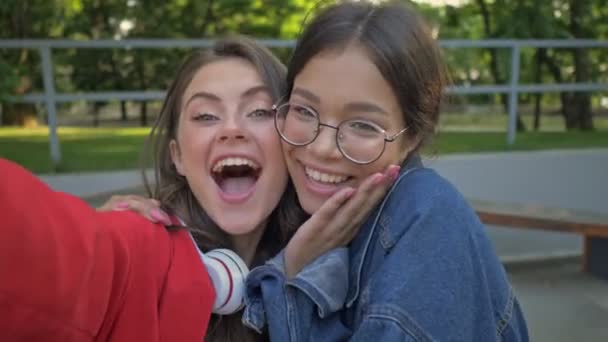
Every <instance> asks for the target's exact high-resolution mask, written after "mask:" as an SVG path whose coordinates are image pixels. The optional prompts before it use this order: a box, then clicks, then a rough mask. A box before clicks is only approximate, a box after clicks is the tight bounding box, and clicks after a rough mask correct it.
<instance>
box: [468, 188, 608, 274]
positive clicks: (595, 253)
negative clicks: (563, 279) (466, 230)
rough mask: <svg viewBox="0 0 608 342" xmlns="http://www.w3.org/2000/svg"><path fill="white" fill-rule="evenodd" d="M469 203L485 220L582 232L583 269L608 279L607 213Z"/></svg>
mask: <svg viewBox="0 0 608 342" xmlns="http://www.w3.org/2000/svg"><path fill="white" fill-rule="evenodd" d="M469 203H470V204H471V205H472V206H473V208H475V211H476V212H477V215H479V218H480V219H481V221H482V222H483V223H485V224H491V225H497V226H505V227H514V228H523V229H543V230H550V231H555V232H562V233H575V234H580V235H582V236H583V239H584V240H583V256H582V257H583V270H584V271H586V272H589V273H590V274H592V275H594V276H597V277H600V278H603V279H608V215H607V214H600V213H592V212H584V211H579V210H570V209H559V208H549V207H545V206H542V205H535V204H513V203H498V202H491V201H482V200H476V199H469ZM607 203H608V201H607Z"/></svg>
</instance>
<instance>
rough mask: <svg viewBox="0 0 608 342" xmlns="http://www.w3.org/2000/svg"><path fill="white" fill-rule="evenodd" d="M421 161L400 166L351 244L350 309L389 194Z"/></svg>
mask: <svg viewBox="0 0 608 342" xmlns="http://www.w3.org/2000/svg"><path fill="white" fill-rule="evenodd" d="M422 167H423V165H422V159H421V158H420V155H419V154H417V153H416V154H413V155H411V156H410V157H409V158H408V159H407V160H406V161H405V162H404V163H403V165H402V166H401V171H400V174H399V178H397V180H395V183H394V184H393V186H392V187H391V189H390V190H389V191H388V193H387V194H386V196H384V199H383V200H382V203H381V204H380V205H379V206H378V208H377V209H376V210H375V211H374V213H373V214H372V215H370V217H369V218H368V219H367V221H366V223H365V224H364V226H363V227H361V233H359V234H358V236H357V237H356V238H355V240H354V241H353V242H352V245H351V250H352V251H356V254H355V255H351V264H350V271H349V273H350V276H349V279H353V280H354V283H351V284H350V286H349V289H348V296H347V297H346V307H347V308H350V307H351V306H352V305H353V303H354V302H355V301H356V300H357V298H358V297H359V292H360V288H361V273H362V270H363V264H364V262H365V257H366V255H367V252H368V250H369V246H370V244H371V242H372V237H373V235H374V232H375V231H376V229H377V227H378V225H379V223H380V220H381V217H382V210H383V208H384V206H385V204H386V202H387V200H388V198H389V197H390V196H391V193H392V192H393V190H394V189H395V187H396V185H397V184H398V183H399V182H401V181H402V180H403V179H404V178H405V177H406V176H407V175H408V174H409V173H411V172H412V171H414V170H416V169H420V168H422Z"/></svg>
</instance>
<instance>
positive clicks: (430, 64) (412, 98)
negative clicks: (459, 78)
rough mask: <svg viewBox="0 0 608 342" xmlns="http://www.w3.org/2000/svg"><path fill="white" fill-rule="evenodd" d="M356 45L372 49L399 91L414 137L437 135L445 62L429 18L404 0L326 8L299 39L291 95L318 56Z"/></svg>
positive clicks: (290, 81) (375, 60)
mask: <svg viewBox="0 0 608 342" xmlns="http://www.w3.org/2000/svg"><path fill="white" fill-rule="evenodd" d="M353 44H358V45H360V46H362V47H363V48H364V49H366V51H367V53H368V54H369V56H370V58H371V60H372V62H373V63H374V64H375V65H376V67H377V68H378V70H379V71H380V73H381V74H382V76H383V77H384V79H385V80H386V81H387V82H388V83H389V85H390V87H391V88H392V89H393V91H394V93H395V96H397V99H398V101H399V104H400V106H401V109H402V114H403V117H404V120H405V124H406V125H407V127H408V131H407V133H408V134H409V136H410V137H412V138H419V139H420V141H421V142H423V141H426V140H428V139H429V138H431V137H432V136H433V134H434V131H435V126H436V124H437V121H438V119H439V108H440V104H441V100H442V97H443V89H444V87H445V85H446V76H445V75H446V72H445V66H444V64H443V62H442V57H441V53H440V50H439V47H438V45H437V43H436V41H435V39H434V38H433V37H432V35H431V33H430V30H429V29H428V27H427V25H426V24H425V22H424V21H423V19H422V18H421V17H420V16H419V15H418V14H417V13H416V11H415V10H414V9H412V8H411V7H409V6H407V5H405V4H402V3H396V2H390V3H381V4H372V3H366V2H350V1H346V2H340V3H338V4H335V5H331V6H329V7H327V8H324V9H323V10H322V11H321V12H320V13H319V15H318V16H316V17H315V18H314V19H313V20H312V21H311V22H310V23H309V24H308V26H307V27H306V28H305V30H304V32H303V33H302V35H301V37H300V39H299V40H298V43H297V45H296V48H295V50H294V52H293V55H292V57H291V60H290V62H289V66H288V72H287V93H288V94H291V91H292V89H293V84H294V80H295V78H296V76H297V75H298V73H300V72H301V71H302V69H303V68H304V67H305V66H306V64H307V63H308V62H309V61H310V60H311V59H312V58H313V57H315V56H317V55H318V54H319V53H321V52H325V51H331V50H334V51H336V50H337V51H339V52H340V51H343V50H345V49H347V48H348V47H349V46H351V45H353ZM420 145H422V144H420ZM420 145H418V147H420ZM418 147H417V148H418Z"/></svg>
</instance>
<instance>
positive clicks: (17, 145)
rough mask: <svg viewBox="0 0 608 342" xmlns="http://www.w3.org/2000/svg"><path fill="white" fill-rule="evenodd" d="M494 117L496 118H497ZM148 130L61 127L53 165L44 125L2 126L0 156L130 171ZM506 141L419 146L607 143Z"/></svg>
mask: <svg viewBox="0 0 608 342" xmlns="http://www.w3.org/2000/svg"><path fill="white" fill-rule="evenodd" d="M494 120H498V121H499V122H500V121H501V120H502V119H501V118H499V119H496V118H494ZM598 122H599V121H598ZM473 126H474V127H478V126H475V125H473ZM453 127H454V126H453ZM456 127H458V126H456ZM460 127H462V126H460ZM484 129H485V130H484ZM149 131H150V129H149V128H131V127H129V128H119V127H103V128H90V127H86V128H79V127H61V128H60V129H59V143H60V146H61V153H62V160H61V164H60V165H59V167H57V168H55V167H53V164H52V162H51V159H50V153H49V141H48V140H49V139H48V130H47V128H46V127H40V128H34V129H22V128H13V127H2V128H0V157H2V158H7V159H10V160H13V161H16V162H17V163H19V164H21V165H23V166H25V167H26V168H28V169H30V170H32V171H33V172H36V173H50V172H80V171H103V170H121V169H134V168H138V167H139V161H140V154H141V151H142V148H143V144H144V141H145V139H146V137H147V135H148V133H149ZM506 139H507V137H506V133H505V132H504V127H503V131H502V132H501V131H494V132H492V131H488V130H487V129H486V127H482V128H481V129H478V130H477V131H462V132H461V131H450V130H442V131H441V132H440V134H439V135H438V136H437V138H436V140H435V143H434V144H432V145H431V146H429V147H427V148H425V150H424V152H425V153H428V154H431V155H436V154H450V153H477V152H505V151H516V150H519V151H527V150H541V149H571V148H592V147H608V130H605V129H604V130H602V129H599V127H598V130H596V131H594V132H579V131H572V132H559V131H558V132H555V131H554V132H525V133H518V134H517V138H516V142H515V144H514V145H513V146H509V145H507V142H506Z"/></svg>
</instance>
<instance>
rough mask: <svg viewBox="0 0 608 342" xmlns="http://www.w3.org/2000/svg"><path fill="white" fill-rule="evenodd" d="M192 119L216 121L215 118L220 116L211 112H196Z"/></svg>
mask: <svg viewBox="0 0 608 342" xmlns="http://www.w3.org/2000/svg"><path fill="white" fill-rule="evenodd" d="M192 120H194V121H215V120H219V118H218V117H217V116H215V115H213V114H210V113H196V114H194V116H193V117H192Z"/></svg>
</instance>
